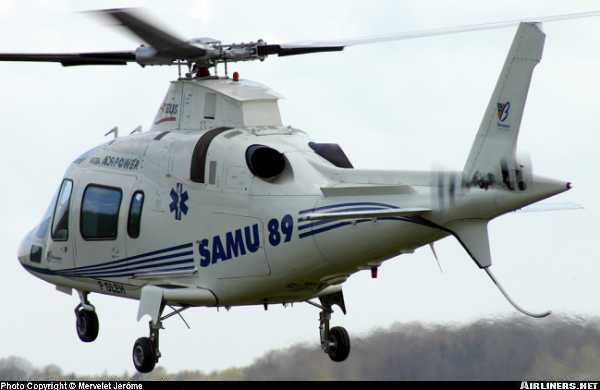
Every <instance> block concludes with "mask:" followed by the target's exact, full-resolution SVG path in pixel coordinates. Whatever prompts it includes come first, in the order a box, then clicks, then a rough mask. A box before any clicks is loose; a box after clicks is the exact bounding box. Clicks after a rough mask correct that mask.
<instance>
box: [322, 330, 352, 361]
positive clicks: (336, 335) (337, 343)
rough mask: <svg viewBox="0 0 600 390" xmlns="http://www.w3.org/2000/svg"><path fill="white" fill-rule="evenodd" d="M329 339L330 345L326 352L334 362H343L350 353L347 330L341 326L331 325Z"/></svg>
mask: <svg viewBox="0 0 600 390" xmlns="http://www.w3.org/2000/svg"><path fill="white" fill-rule="evenodd" d="M329 340H330V341H331V344H333V345H332V346H331V347H329V350H328V351H327V354H328V355H329V357H330V358H331V360H333V361H334V362H343V361H344V360H346V358H347V357H348V355H350V336H349V335H348V331H347V330H346V329H344V328H342V327H341V326H336V327H333V328H331V329H330V330H329Z"/></svg>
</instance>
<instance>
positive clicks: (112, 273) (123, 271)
mask: <svg viewBox="0 0 600 390" xmlns="http://www.w3.org/2000/svg"><path fill="white" fill-rule="evenodd" d="M186 263H189V264H190V265H192V266H193V263H194V259H193V258H189V259H183V260H177V261H170V262H167V263H160V264H152V265H145V266H139V267H133V268H131V269H119V270H114V271H95V272H89V273H84V274H78V275H69V276H79V277H99V276H118V275H128V274H131V275H133V274H138V273H140V272H145V271H150V270H152V269H155V268H160V267H169V269H170V268H172V266H174V265H181V264H186ZM133 271H136V272H133Z"/></svg>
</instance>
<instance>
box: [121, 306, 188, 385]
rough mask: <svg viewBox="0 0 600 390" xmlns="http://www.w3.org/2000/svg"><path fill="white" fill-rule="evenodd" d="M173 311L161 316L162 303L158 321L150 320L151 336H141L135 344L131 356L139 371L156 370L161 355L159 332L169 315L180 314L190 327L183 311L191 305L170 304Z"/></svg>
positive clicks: (144, 372)
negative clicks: (182, 314)
mask: <svg viewBox="0 0 600 390" xmlns="http://www.w3.org/2000/svg"><path fill="white" fill-rule="evenodd" d="M169 307H170V308H171V309H172V310H173V311H172V312H170V313H169V314H167V315H164V316H161V315H162V312H163V309H164V305H161V307H160V309H159V312H158V319H157V321H150V323H149V327H150V336H149V337H140V338H139V339H137V340H136V341H135V343H134V344H133V350H132V351H131V357H132V358H133V365H134V366H135V368H136V370H138V371H139V372H141V373H143V374H146V373H148V372H151V371H152V370H154V366H156V363H158V359H160V357H161V353H160V350H159V333H160V330H161V329H164V328H163V326H162V322H163V321H164V320H166V319H167V318H169V317H172V316H174V315H178V316H179V317H180V318H181V320H182V321H183V322H184V324H185V325H186V326H187V327H188V329H189V325H188V323H187V322H186V321H185V319H184V318H183V317H182V316H181V312H182V311H184V310H186V309H188V308H189V306H182V307H180V308H178V309H176V308H174V307H172V306H169Z"/></svg>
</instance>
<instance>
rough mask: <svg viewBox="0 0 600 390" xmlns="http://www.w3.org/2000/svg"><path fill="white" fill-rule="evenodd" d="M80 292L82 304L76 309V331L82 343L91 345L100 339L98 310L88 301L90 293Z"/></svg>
mask: <svg viewBox="0 0 600 390" xmlns="http://www.w3.org/2000/svg"><path fill="white" fill-rule="evenodd" d="M78 292H79V299H80V300H81V303H80V304H79V305H77V306H76V307H75V318H76V322H75V329H76V330H77V336H79V339H80V340H81V341H83V342H84V343H91V342H92V341H94V340H96V338H97V337H98V331H99V329H100V324H99V322H98V316H97V315H96V308H95V307H94V306H93V305H92V304H91V303H90V302H89V301H88V299H87V296H88V294H89V293H88V292H82V291H78Z"/></svg>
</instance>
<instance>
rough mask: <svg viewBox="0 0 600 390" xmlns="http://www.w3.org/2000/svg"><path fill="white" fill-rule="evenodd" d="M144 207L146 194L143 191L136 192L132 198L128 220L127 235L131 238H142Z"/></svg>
mask: <svg viewBox="0 0 600 390" xmlns="http://www.w3.org/2000/svg"><path fill="white" fill-rule="evenodd" d="M143 207H144V193H143V192H142V191H136V192H135V193H134V194H133V196H132V197H131V204H130V206H129V217H128V218H127V234H129V237H131V238H138V237H139V236H140V226H141V224H142V208H143Z"/></svg>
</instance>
